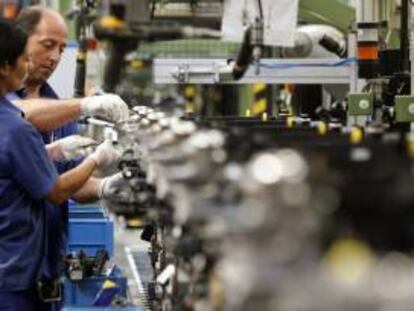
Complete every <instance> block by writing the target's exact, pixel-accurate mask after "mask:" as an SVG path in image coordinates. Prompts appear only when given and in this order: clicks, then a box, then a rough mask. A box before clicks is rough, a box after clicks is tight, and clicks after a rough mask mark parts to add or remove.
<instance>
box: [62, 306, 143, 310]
mask: <svg viewBox="0 0 414 311" xmlns="http://www.w3.org/2000/svg"><path fill="white" fill-rule="evenodd" d="M144 310H145V309H144V308H141V307H138V306H134V307H107V308H77V307H67V308H63V311H144Z"/></svg>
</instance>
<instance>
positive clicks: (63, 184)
mask: <svg viewBox="0 0 414 311" xmlns="http://www.w3.org/2000/svg"><path fill="white" fill-rule="evenodd" d="M96 167H97V162H96V161H95V160H94V159H92V158H87V159H85V160H84V161H83V162H82V163H81V164H80V165H79V166H77V167H76V168H74V169H72V170H70V171H68V172H66V173H64V174H63V175H61V176H59V177H58V179H57V181H56V183H55V185H54V187H53V189H52V190H51V191H50V192H49V193H48V194H47V196H46V199H47V200H48V201H50V202H52V203H54V204H56V205H60V204H62V203H63V202H65V201H66V200H68V199H69V198H70V197H71V196H72V195H73V194H74V193H76V192H77V191H78V190H79V189H80V188H82V186H83V185H84V184H85V183H86V182H87V180H88V179H89V178H90V176H91V175H92V173H93V171H94V170H95V168H96Z"/></svg>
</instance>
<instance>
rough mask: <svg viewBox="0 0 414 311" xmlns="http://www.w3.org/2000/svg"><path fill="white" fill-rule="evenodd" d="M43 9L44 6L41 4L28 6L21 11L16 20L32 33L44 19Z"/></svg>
mask: <svg viewBox="0 0 414 311" xmlns="http://www.w3.org/2000/svg"><path fill="white" fill-rule="evenodd" d="M43 10H44V7H42V6H40V5H35V6H28V7H26V8H24V9H23V10H22V11H21V12H20V13H19V16H17V18H16V22H17V23H18V24H19V26H20V27H22V28H23V29H24V30H25V31H26V32H27V33H28V34H29V35H31V34H32V33H33V32H34V31H35V29H36V27H37V25H38V24H39V23H40V20H41V19H42V15H43Z"/></svg>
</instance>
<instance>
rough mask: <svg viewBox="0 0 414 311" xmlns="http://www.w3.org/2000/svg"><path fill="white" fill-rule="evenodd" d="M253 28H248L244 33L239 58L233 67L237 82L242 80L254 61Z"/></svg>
mask: <svg viewBox="0 0 414 311" xmlns="http://www.w3.org/2000/svg"><path fill="white" fill-rule="evenodd" d="M250 38H251V28H247V29H246V31H245V33H244V38H243V43H242V46H241V48H240V51H239V55H238V56H237V59H236V63H235V64H234V67H233V72H232V75H233V78H234V79H235V80H239V79H241V78H242V77H243V76H244V74H245V73H246V71H247V68H249V64H250V62H251V60H252V53H253V46H252V45H251V40H250Z"/></svg>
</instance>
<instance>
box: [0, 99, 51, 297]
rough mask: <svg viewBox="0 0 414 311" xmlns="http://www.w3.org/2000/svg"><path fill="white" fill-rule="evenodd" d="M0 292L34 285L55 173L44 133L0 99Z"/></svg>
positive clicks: (41, 255)
mask: <svg viewBox="0 0 414 311" xmlns="http://www.w3.org/2000/svg"><path fill="white" fill-rule="evenodd" d="M0 133H1V135H0V291H1V292H4V291H8V292H10V291H21V290H27V289H30V288H33V287H34V285H35V282H36V280H37V278H38V277H39V270H40V268H41V267H42V265H43V264H44V262H43V261H44V258H45V253H46V248H45V242H46V237H47V235H48V232H47V226H46V225H45V222H46V213H47V208H46V201H45V200H44V197H45V196H46V194H47V193H49V192H50V191H51V190H52V189H53V187H54V185H55V184H56V180H57V178H58V174H57V172H56V168H55V167H54V165H53V163H52V162H51V161H50V160H49V157H48V154H47V152H46V149H45V148H44V146H43V144H42V137H41V136H40V135H39V133H38V132H37V131H36V130H35V129H34V128H33V126H32V125H31V124H30V123H28V122H27V121H26V120H25V119H24V118H23V117H22V112H21V111H20V110H19V109H18V108H17V107H15V106H14V105H13V104H12V103H10V102H9V101H8V100H7V99H5V98H1V99H0Z"/></svg>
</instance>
